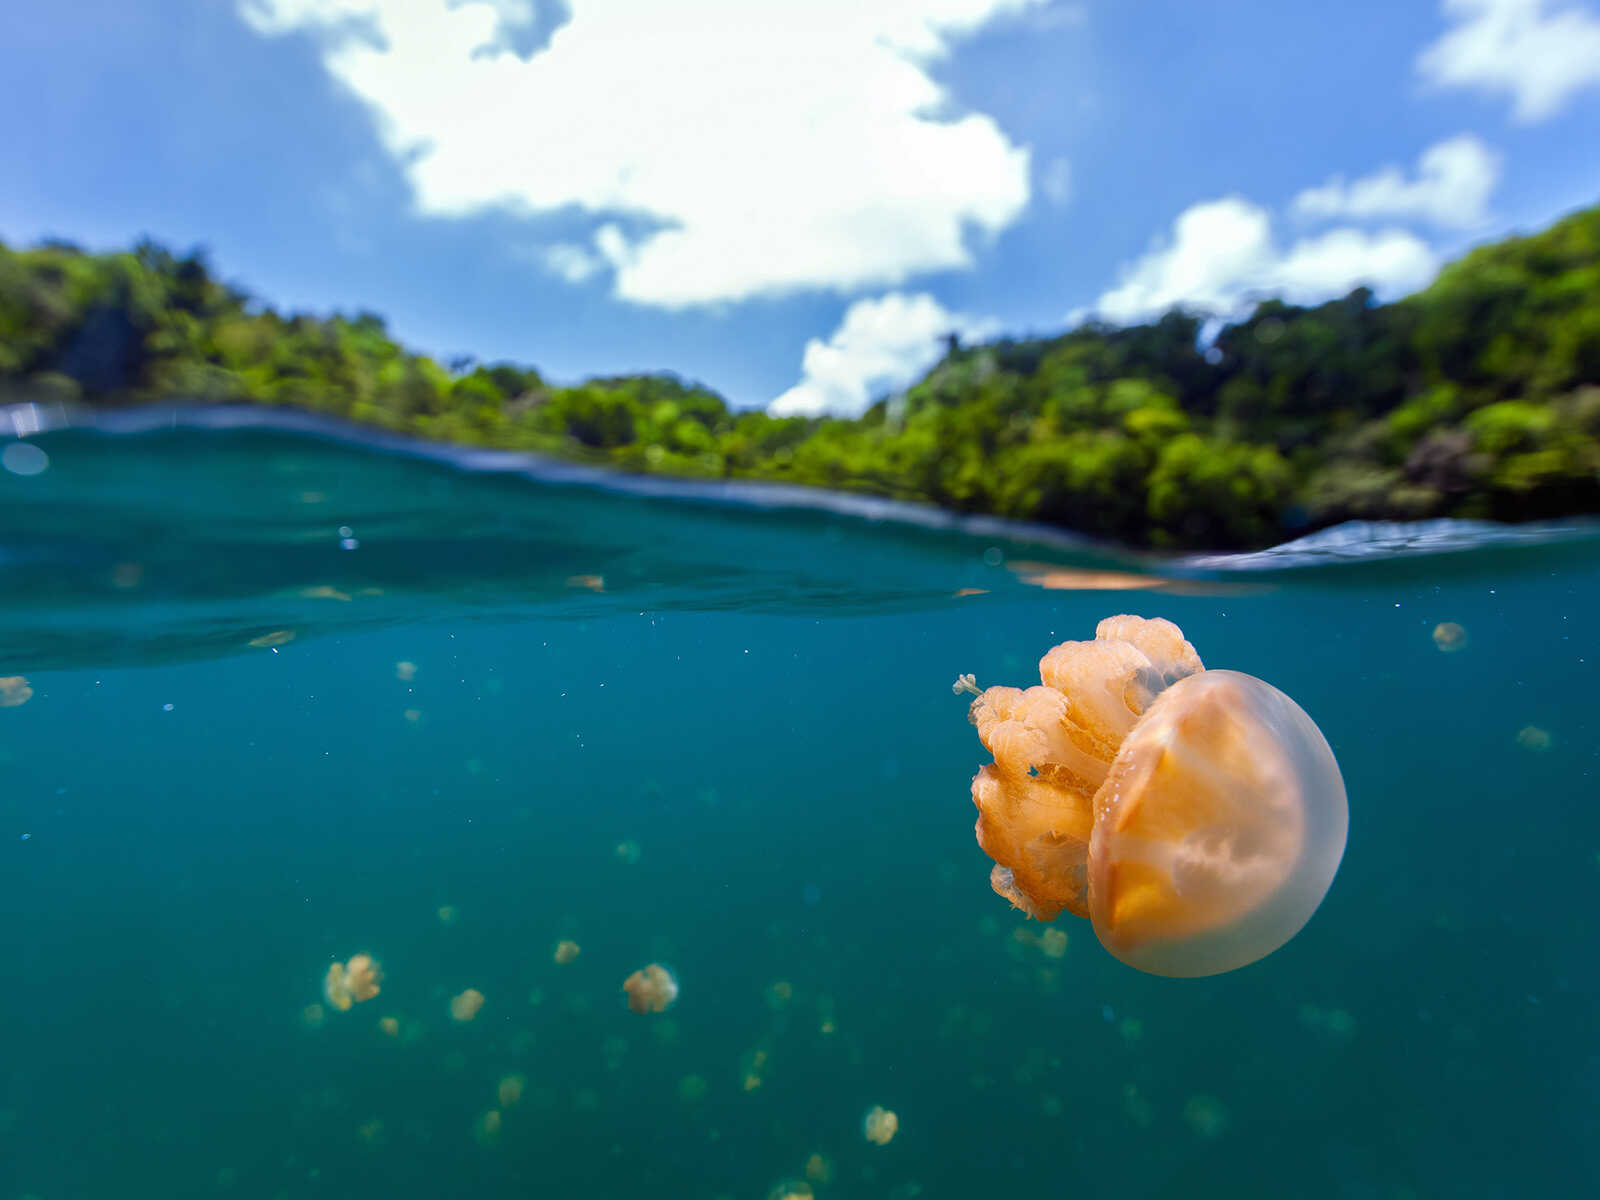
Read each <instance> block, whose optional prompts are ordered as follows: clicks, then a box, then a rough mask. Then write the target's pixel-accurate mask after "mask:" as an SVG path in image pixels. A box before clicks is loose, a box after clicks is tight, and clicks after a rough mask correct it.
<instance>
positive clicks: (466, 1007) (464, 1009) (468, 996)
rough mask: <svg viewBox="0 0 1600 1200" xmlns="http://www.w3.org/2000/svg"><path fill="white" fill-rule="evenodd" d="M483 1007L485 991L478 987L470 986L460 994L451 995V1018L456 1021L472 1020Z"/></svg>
mask: <svg viewBox="0 0 1600 1200" xmlns="http://www.w3.org/2000/svg"><path fill="white" fill-rule="evenodd" d="M482 1007H483V993H482V992H480V991H479V990H478V989H477V988H468V989H467V990H466V991H464V992H462V993H461V994H460V995H459V996H452V997H450V1018H451V1020H454V1021H470V1020H472V1019H473V1018H474V1017H476V1016H477V1015H478V1010H479V1009H480V1008H482Z"/></svg>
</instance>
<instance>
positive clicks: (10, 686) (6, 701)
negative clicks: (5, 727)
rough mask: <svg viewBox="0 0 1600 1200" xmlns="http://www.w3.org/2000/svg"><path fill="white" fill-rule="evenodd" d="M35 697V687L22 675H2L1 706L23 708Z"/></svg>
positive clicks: (0, 679) (0, 684)
mask: <svg viewBox="0 0 1600 1200" xmlns="http://www.w3.org/2000/svg"><path fill="white" fill-rule="evenodd" d="M31 699H33V689H32V688H31V687H29V686H28V681H27V679H25V678H24V677H23V676H21V675H0V708H21V707H22V706H23V705H24V704H26V703H27V702H28V701H29V700H31Z"/></svg>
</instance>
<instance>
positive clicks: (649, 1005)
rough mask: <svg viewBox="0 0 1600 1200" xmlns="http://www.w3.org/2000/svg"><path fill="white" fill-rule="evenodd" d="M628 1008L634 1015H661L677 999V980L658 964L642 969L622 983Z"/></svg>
mask: <svg viewBox="0 0 1600 1200" xmlns="http://www.w3.org/2000/svg"><path fill="white" fill-rule="evenodd" d="M622 990H623V991H625V992H627V993H628V1007H629V1008H630V1009H632V1010H633V1011H634V1012H636V1013H661V1012H666V1011H667V1009H669V1008H671V1007H672V1005H673V1003H674V1002H675V1001H676V1000H677V999H678V980H677V979H676V977H674V975H673V974H672V972H671V971H669V970H667V968H665V967H663V966H662V965H661V964H660V963H651V964H650V965H649V966H648V967H642V968H640V969H639V970H637V971H635V972H634V973H633V974H632V975H629V976H628V977H627V978H626V979H625V980H623V981H622Z"/></svg>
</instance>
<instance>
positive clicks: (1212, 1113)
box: [1183, 1096, 1228, 1141]
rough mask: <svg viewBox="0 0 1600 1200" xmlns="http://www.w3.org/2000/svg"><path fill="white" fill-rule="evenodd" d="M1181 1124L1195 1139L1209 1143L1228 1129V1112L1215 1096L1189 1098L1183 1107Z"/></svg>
mask: <svg viewBox="0 0 1600 1200" xmlns="http://www.w3.org/2000/svg"><path fill="white" fill-rule="evenodd" d="M1183 1122H1184V1124H1185V1125H1187V1126H1188V1127H1189V1128H1190V1129H1192V1130H1193V1131H1194V1134H1195V1136H1196V1137H1199V1138H1204V1139H1206V1140H1207V1141H1210V1140H1211V1139H1212V1138H1214V1137H1218V1136H1220V1135H1221V1134H1222V1133H1223V1131H1224V1130H1226V1129H1227V1127H1228V1110H1227V1109H1225V1108H1223V1107H1222V1102H1221V1101H1220V1100H1218V1099H1217V1098H1216V1097H1215V1096H1191V1097H1190V1098H1189V1103H1187V1104H1185V1105H1184V1106H1183Z"/></svg>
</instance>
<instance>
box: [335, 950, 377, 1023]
mask: <svg viewBox="0 0 1600 1200" xmlns="http://www.w3.org/2000/svg"><path fill="white" fill-rule="evenodd" d="M382 979H383V971H382V969H381V968H380V967H379V966H378V963H377V960H375V959H374V958H373V957H372V955H370V954H357V955H356V956H355V957H354V958H352V959H351V960H350V961H349V962H347V963H331V964H329V966H328V974H327V975H326V976H325V977H324V978H323V980H322V994H323V995H324V996H325V997H327V1000H328V1003H329V1004H331V1005H333V1006H334V1007H335V1008H337V1009H338V1010H339V1011H340V1012H349V1011H350V1006H351V1005H352V1004H359V1003H361V1002H362V1001H363V1000H371V999H372V998H373V997H374V996H376V995H377V994H378V984H379V983H380V982H381V981H382Z"/></svg>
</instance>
